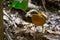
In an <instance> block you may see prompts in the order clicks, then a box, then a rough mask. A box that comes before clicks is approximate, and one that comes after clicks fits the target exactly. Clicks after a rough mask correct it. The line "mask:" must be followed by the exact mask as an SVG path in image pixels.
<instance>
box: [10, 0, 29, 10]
mask: <svg viewBox="0 0 60 40" xmlns="http://www.w3.org/2000/svg"><path fill="white" fill-rule="evenodd" d="M10 7H11V8H12V7H14V8H16V9H21V10H23V11H25V10H26V9H27V8H28V0H23V1H22V2H19V1H14V2H13V3H12V4H11V5H10Z"/></svg>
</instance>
